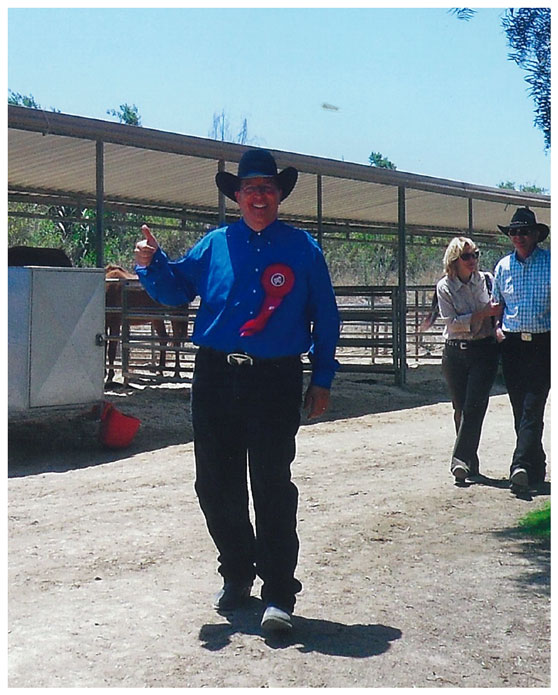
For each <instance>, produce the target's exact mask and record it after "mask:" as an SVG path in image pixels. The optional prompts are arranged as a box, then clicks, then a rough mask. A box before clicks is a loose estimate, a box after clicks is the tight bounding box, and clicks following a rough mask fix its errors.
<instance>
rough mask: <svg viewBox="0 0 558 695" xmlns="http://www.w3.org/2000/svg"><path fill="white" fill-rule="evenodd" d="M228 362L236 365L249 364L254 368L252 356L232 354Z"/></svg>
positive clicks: (228, 356)
mask: <svg viewBox="0 0 558 695" xmlns="http://www.w3.org/2000/svg"><path fill="white" fill-rule="evenodd" d="M227 362H228V363H229V364H236V365H241V364H248V365H250V366H252V365H253V364H254V360H253V359H252V358H251V357H250V355H244V354H243V353H241V352H231V353H230V355H227Z"/></svg>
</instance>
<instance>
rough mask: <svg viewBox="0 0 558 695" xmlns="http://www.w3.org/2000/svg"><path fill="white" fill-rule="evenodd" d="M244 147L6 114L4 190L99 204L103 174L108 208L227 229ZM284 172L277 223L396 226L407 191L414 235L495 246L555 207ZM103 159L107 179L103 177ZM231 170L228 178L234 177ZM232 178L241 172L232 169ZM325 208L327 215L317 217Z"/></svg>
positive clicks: (529, 197) (337, 173)
mask: <svg viewBox="0 0 558 695" xmlns="http://www.w3.org/2000/svg"><path fill="white" fill-rule="evenodd" d="M246 149H247V147H246V146H244V145H237V144H232V143H225V142H220V141H216V140H210V139H205V138H197V137H192V136H188V135H180V134H176V133H168V132H164V131H159V130H153V129H150V128H143V127H138V126H128V125H123V124H119V123H112V122H108V121H102V120H96V119H91V118H83V117H81V116H71V115H67V114H60V113H54V112H48V111H42V110H38V109H29V108H25V107H21V106H11V105H10V106H8V189H9V196H10V197H11V198H12V199H19V200H22V199H23V200H28V201H30V202H44V201H45V200H46V201H47V202H51V201H54V200H60V199H66V200H72V201H73V202H74V203H75V201H76V200H78V201H80V202H81V204H82V205H86V204H87V205H89V206H91V204H92V203H93V204H95V203H98V202H99V201H98V197H99V191H98V185H99V174H100V173H102V185H103V199H104V202H105V203H106V204H110V203H122V204H128V205H136V206H141V207H143V208H145V209H152V210H153V212H154V213H157V212H159V213H160V214H162V213H163V212H164V211H167V212H168V213H169V214H171V215H172V216H178V217H182V216H184V215H185V214H186V215H187V214H188V213H189V212H191V213H195V212H205V213H207V214H208V215H212V216H213V217H214V218H215V219H217V220H218V219H219V217H218V216H219V204H220V203H221V216H220V218H221V221H222V219H223V213H224V212H225V213H226V214H232V215H236V213H237V208H236V206H235V205H234V203H232V201H229V200H228V199H226V198H224V199H222V200H221V201H219V197H220V196H219V194H218V191H217V188H216V186H215V180H214V177H215V173H216V171H217V169H218V168H219V167H221V168H227V164H231V163H236V162H238V161H239V159H240V157H241V156H242V154H243V152H244V151H245V150H246ZM271 152H272V154H273V155H274V157H275V159H276V160H277V164H278V166H279V168H283V167H285V166H289V165H291V166H294V167H296V168H297V169H298V170H299V181H298V183H297V186H296V188H295V190H294V191H293V193H292V194H291V195H290V196H289V198H288V199H287V200H285V201H284V202H283V203H282V205H281V217H282V218H285V219H290V220H292V221H298V222H299V223H306V224H307V225H309V226H312V227H316V226H317V225H320V223H321V224H322V225H325V226H327V227H328V228H329V227H330V226H335V227H342V226H343V225H353V226H357V227H359V228H362V229H370V230H373V229H375V228H380V229H386V228H389V227H392V228H393V229H395V230H397V228H398V226H399V214H398V210H399V189H400V188H404V189H405V217H406V227H407V229H408V230H411V229H416V230H421V231H425V232H426V233H430V234H432V233H435V232H436V231H438V232H440V231H442V232H446V234H447V233H449V234H451V235H453V234H454V233H457V232H460V233H463V232H471V233H476V234H482V235H489V236H496V235H498V234H499V232H498V229H497V226H496V225H497V224H498V223H500V224H504V223H506V222H508V221H509V219H510V217H511V214H512V212H513V208H514V207H516V206H521V205H528V206H529V207H530V208H532V209H533V210H534V211H535V213H536V215H537V219H539V220H540V221H541V222H544V223H546V224H550V197H549V196H541V195H535V194H529V193H519V192H517V191H510V190H505V189H497V188H489V187H484V186H478V185H475V184H468V183H462V182H457V181H450V180H446V179H438V178H434V177H429V176H421V175H417V174H410V173H406V172H401V171H393V170H389V169H381V168H377V167H371V166H366V165H362V164H352V163H347V162H339V161H334V160H330V159H325V158H321V157H313V156H308V155H301V154H295V153H291V152H283V151H278V150H271ZM99 158H101V159H102V172H99V161H98V160H99ZM231 169H232V168H231ZM235 169H236V167H235ZM320 208H321V209H320ZM320 213H321V215H320Z"/></svg>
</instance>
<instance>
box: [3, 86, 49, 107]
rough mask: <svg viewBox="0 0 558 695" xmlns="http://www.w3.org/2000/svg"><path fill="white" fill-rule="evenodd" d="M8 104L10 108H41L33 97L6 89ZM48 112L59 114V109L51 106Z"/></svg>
mask: <svg viewBox="0 0 558 695" xmlns="http://www.w3.org/2000/svg"><path fill="white" fill-rule="evenodd" d="M8 104H11V105H12V106H26V107H27V108H28V109H42V108H43V107H42V106H41V105H40V104H38V103H37V102H36V101H35V97H34V96H33V95H32V94H29V95H25V94H20V93H19V92H12V90H11V89H8ZM50 110H51V111H54V112H56V113H60V110H59V109H55V108H54V107H52V106H51V107H50Z"/></svg>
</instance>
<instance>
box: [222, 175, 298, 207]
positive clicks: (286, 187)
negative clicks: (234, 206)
mask: <svg viewBox="0 0 558 695" xmlns="http://www.w3.org/2000/svg"><path fill="white" fill-rule="evenodd" d="M273 178H275V180H276V181H277V185H278V186H279V188H280V189H281V200H285V198H286V197H287V196H289V195H290V194H291V193H292V190H293V188H294V187H295V186H296V181H297V179H298V171H297V170H296V169H295V168H294V167H287V168H286V169H283V171H281V172H279V173H278V174H277V176H275V177H273ZM241 180H242V179H240V178H239V177H238V176H235V175H234V174H231V173H230V172H228V171H219V172H218V173H217V174H216V175H215V183H216V184H217V188H218V189H219V190H220V191H221V193H223V194H224V195H226V196H227V198H230V199H231V200H233V201H234V202H235V203H236V196H235V193H236V192H237V191H238V190H239V189H240V182H241Z"/></svg>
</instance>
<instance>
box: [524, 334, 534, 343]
mask: <svg viewBox="0 0 558 695" xmlns="http://www.w3.org/2000/svg"><path fill="white" fill-rule="evenodd" d="M521 340H523V341H524V342H525V343H529V342H531V340H533V334H532V333H522V334H521Z"/></svg>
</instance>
